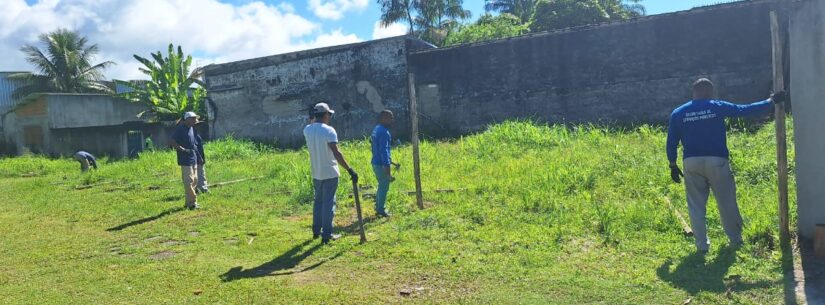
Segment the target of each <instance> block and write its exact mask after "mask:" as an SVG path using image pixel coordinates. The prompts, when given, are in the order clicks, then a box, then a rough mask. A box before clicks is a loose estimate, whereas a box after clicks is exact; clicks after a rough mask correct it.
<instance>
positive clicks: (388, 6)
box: [378, 0, 471, 46]
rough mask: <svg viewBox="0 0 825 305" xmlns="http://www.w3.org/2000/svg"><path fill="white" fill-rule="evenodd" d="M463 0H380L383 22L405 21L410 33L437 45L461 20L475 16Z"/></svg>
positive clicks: (384, 23) (382, 23) (439, 44)
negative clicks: (464, 5) (466, 8)
mask: <svg viewBox="0 0 825 305" xmlns="http://www.w3.org/2000/svg"><path fill="white" fill-rule="evenodd" d="M463 2H464V1H463V0H378V3H379V4H380V5H381V25H382V26H389V25H390V24H393V23H396V22H401V21H405V22H407V25H408V27H409V29H410V33H411V34H414V35H416V36H418V37H419V38H421V39H423V40H426V41H428V42H430V43H432V44H434V45H437V46H441V45H443V43H444V41H445V39H446V38H447V36H449V34H450V33H451V32H452V31H454V30H455V29H456V28H458V26H459V21H461V20H465V19H468V18H470V17H471V13H470V11H469V10H465V9H464V7H463V6H462V5H463Z"/></svg>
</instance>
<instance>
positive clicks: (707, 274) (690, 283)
mask: <svg viewBox="0 0 825 305" xmlns="http://www.w3.org/2000/svg"><path fill="white" fill-rule="evenodd" d="M736 251H737V249H736V248H734V247H725V248H722V249H721V250H719V253H718V254H717V256H716V258H715V259H714V260H713V261H711V262H707V261H706V256H705V255H704V254H699V253H697V252H694V253H692V254H690V255H687V256H685V257H683V258H682V260H681V261H680V262H679V265H677V266H676V268H675V269H673V271H670V269H671V266H672V265H673V261H672V260H668V261H666V262H665V263H664V264H662V265H661V266H659V268H658V269H657V270H656V275H658V276H659V279H661V280H663V281H665V282H668V283H671V284H673V285H674V286H675V287H677V288H679V289H682V290H684V291H685V292H687V293H689V294H691V295H696V294H698V293H700V292H705V291H706V292H712V293H732V292H741V291H746V290H751V289H760V288H768V287H772V286H774V285H776V284H778V283H776V282H771V281H759V282H755V283H749V282H742V281H741V278H740V276H738V275H731V276H729V277H728V278H726V277H725V274H727V273H728V269H730V267H731V266H732V265H733V263H734V262H736Z"/></svg>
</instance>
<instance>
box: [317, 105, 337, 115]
mask: <svg viewBox="0 0 825 305" xmlns="http://www.w3.org/2000/svg"><path fill="white" fill-rule="evenodd" d="M314 108H315V113H327V112H329V113H330V114H334V113H335V111H334V110H332V109H329V105H327V103H318V104H315V107H314Z"/></svg>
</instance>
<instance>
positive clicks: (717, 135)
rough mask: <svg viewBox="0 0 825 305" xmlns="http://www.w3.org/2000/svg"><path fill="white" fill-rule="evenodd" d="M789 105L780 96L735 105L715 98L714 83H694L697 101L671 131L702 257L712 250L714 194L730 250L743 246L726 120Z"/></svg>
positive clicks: (674, 119) (677, 113)
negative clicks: (708, 219)
mask: <svg viewBox="0 0 825 305" xmlns="http://www.w3.org/2000/svg"><path fill="white" fill-rule="evenodd" d="M784 100H785V93H784V92H777V93H775V94H773V95H771V97H770V98H769V99H767V100H764V101H761V102H756V103H753V104H748V105H736V104H731V103H728V102H725V101H720V100H717V99H714V86H713V83H712V82H711V81H710V80H708V79H706V78H702V79H699V80H697V81H696V82H695V83H694V84H693V100H691V101H689V102H687V103H685V104H684V105H682V106H680V107H679V108H676V110H674V111H673V113H671V115H670V124H669V126H668V132H667V158H668V161H670V175H671V178H672V179H673V181H674V182H676V183H679V182H681V181H680V179H679V177H680V176H683V177H685V191H686V193H687V201H688V212H689V213H690V225H691V227H692V229H693V234H694V238H695V241H696V248H697V250H698V251H699V252H702V253H706V252H707V251H708V248H709V246H710V241H709V240H708V238H707V224H706V220H705V214H706V205H707V201H708V196H709V193H710V191H711V190H712V191H713V196H714V197H715V198H716V204H717V205H718V207H719V215H720V217H721V219H722V226H723V228H724V229H725V234H727V236H728V239H729V240H730V243H731V245H733V246H740V245H741V244H742V216H741V215H740V213H739V207H738V206H737V204H736V183H735V181H734V179H733V173H732V172H731V169H730V162H729V161H728V157H729V152H728V146H727V135H726V130H725V118H726V117H744V116H755V115H762V114H766V113H768V112H769V111H770V109H771V108H772V106H773V105H772V104H773V103H781V102H784ZM679 143H682V155H683V156H682V157H683V163H684V167H685V172H684V174H683V173H682V171H681V170H680V169H679V166H678V165H677V164H676V158H677V155H678V152H677V147H678V145H679Z"/></svg>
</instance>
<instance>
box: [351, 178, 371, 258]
mask: <svg viewBox="0 0 825 305" xmlns="http://www.w3.org/2000/svg"><path fill="white" fill-rule="evenodd" d="M352 193H353V196H355V213H356V214H358V229H359V231H360V233H361V243H362V244H363V243H366V242H367V234H366V233H364V218H363V217H362V216H361V195H360V194H358V181H357V180H353V181H352Z"/></svg>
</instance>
